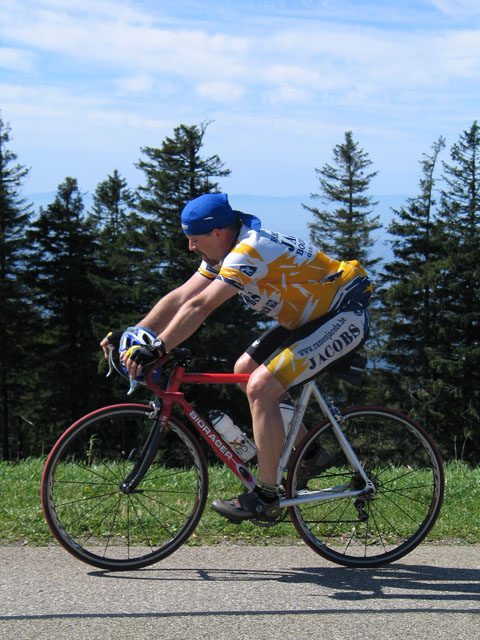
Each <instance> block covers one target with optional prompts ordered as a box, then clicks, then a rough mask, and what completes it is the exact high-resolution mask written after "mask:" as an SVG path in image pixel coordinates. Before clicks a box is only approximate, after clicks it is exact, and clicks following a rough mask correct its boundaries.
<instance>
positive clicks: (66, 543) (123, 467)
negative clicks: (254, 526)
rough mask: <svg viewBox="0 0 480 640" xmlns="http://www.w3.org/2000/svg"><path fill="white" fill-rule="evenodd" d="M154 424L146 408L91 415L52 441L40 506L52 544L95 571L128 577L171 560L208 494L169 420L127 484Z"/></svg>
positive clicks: (192, 450) (180, 432)
mask: <svg viewBox="0 0 480 640" xmlns="http://www.w3.org/2000/svg"><path fill="white" fill-rule="evenodd" d="M155 420H156V418H155V417H154V416H153V414H152V410H151V408H150V407H148V406H145V405H135V404H123V405H115V406H111V407H105V408H104V409H100V410H98V411H95V412H93V413H91V414H89V415H87V416H85V417H84V418H81V419H80V420H79V421H78V422H76V423H75V424H73V425H72V426H71V427H70V428H69V429H68V430H67V431H66V432H65V433H64V434H63V435H62V436H61V437H60V439H59V440H58V441H57V443H56V444H55V446H54V448H53V449H52V452H51V453H50V456H49V457H48V459H47V462H46V465H45V469H44V473H43V478H42V506H43V512H44V515H45V518H46V520H47V523H48V525H49V527H50V529H51V531H52V533H53V535H54V536H55V538H56V539H57V540H58V542H59V543H60V544H61V545H62V546H63V547H64V548H65V549H66V550H67V551H69V552H70V553H71V554H73V555H74V556H75V557H76V558H78V559H79V560H82V561H84V562H87V563H88V564H91V565H94V566H95V567H99V568H101V569H109V570H129V569H139V568H141V567H145V566H147V565H150V564H153V563H154V562H157V561H158V560H161V559H163V558H165V557H166V556H168V555H169V554H171V553H173V551H175V550H176V549H178V547H179V546H180V545H182V544H183V543H184V542H185V541H186V540H187V538H188V537H189V536H190V535H191V533H192V532H193V530H194V529H195V527H196V525H197V524H198V521H199V520H200V517H201V515H202V512H203V509H204V507H205V503H206V500H207V493H208V470H207V465H206V462H205V456H204V455H203V452H202V450H201V448H200V446H199V444H198V441H197V440H196V438H194V437H193V436H192V435H191V433H190V432H189V431H188V429H187V428H186V427H185V426H184V425H183V424H182V423H180V422H178V421H177V420H175V419H174V418H171V420H170V422H169V425H168V428H167V430H166V431H165V434H164V436H163V439H162V440H161V442H160V445H159V448H158V451H157V454H156V456H155V458H154V460H153V462H152V464H151V465H150V467H149V468H148V470H147V472H146V474H145V476H144V477H143V479H142V481H141V482H140V484H139V485H138V486H137V487H136V488H135V489H134V490H133V491H132V492H126V491H125V489H124V484H122V483H123V481H124V480H125V479H126V478H128V475H129V473H130V472H131V470H132V469H133V467H134V465H135V463H136V461H137V460H138V457H139V456H140V453H141V452H142V451H143V448H144V445H145V443H146V442H147V438H148V435H149V433H150V431H151V430H152V426H153V425H154V422H155Z"/></svg>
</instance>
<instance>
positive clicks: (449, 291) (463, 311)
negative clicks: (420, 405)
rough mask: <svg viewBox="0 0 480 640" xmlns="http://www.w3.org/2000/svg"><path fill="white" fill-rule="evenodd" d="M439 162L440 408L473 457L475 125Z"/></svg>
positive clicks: (479, 248)
mask: <svg viewBox="0 0 480 640" xmlns="http://www.w3.org/2000/svg"><path fill="white" fill-rule="evenodd" d="M450 158H451V162H450V163H447V162H444V163H443V168H444V174H443V178H444V181H445V185H446V186H445V188H444V190H443V191H442V202H441V208H440V223H441V225H442V232H443V244H442V251H443V254H442V256H443V259H442V262H441V264H440V269H439V271H440V276H441V282H440V286H439V295H440V304H441V315H440V316H439V343H440V349H439V352H438V353H437V354H436V357H435V359H434V361H433V366H434V367H435V372H436V374H437V376H438V377H439V379H440V380H442V404H441V412H442V415H443V416H444V421H445V429H446V433H448V434H449V435H450V439H451V441H453V442H452V443H451V446H452V449H454V453H455V455H456V456H457V457H462V458H466V459H469V460H472V461H476V462H478V460H479V453H478V452H479V450H480V329H479V325H480V263H479V260H478V256H479V255H480V127H479V125H478V123H477V122H476V121H475V122H474V123H473V124H472V126H471V128H470V129H468V130H466V131H464V132H463V133H462V134H461V135H460V137H459V140H458V142H457V143H455V144H454V145H453V146H452V148H451V152H450Z"/></svg>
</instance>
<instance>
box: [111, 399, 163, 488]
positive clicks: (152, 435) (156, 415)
mask: <svg viewBox="0 0 480 640" xmlns="http://www.w3.org/2000/svg"><path fill="white" fill-rule="evenodd" d="M150 406H151V407H152V411H151V412H150V413H149V414H148V418H149V419H150V420H152V428H151V429H150V432H149V434H148V436H147V439H146V441H145V444H144V445H143V448H142V451H141V452H140V454H139V456H138V458H137V461H136V463H135V464H134V466H133V469H132V470H131V471H130V473H129V474H128V476H127V477H126V478H124V479H123V480H122V481H121V482H120V491H121V492H122V493H125V494H128V493H135V490H136V488H137V487H138V485H139V484H140V482H141V481H142V480H143V478H144V477H145V474H146V473H147V471H148V469H149V468H150V465H151V464H152V462H153V460H154V458H155V456H156V455H157V451H158V448H159V446H160V443H161V442H162V440H163V438H164V436H165V431H166V425H167V424H168V416H166V417H165V418H164V419H163V420H162V419H161V418H162V415H161V409H162V405H161V403H160V401H159V400H158V398H156V399H155V400H154V401H152V402H151V403H150ZM135 453H136V450H135V449H134V450H133V451H131V452H130V455H129V459H130V458H131V457H133V456H134V454H135Z"/></svg>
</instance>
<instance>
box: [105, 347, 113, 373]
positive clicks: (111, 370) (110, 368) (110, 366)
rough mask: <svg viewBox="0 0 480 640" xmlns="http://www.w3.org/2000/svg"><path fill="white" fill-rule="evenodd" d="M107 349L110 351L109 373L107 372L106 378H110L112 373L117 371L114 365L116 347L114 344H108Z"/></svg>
mask: <svg viewBox="0 0 480 640" xmlns="http://www.w3.org/2000/svg"><path fill="white" fill-rule="evenodd" d="M107 349H108V371H107V375H106V376H105V377H106V378H108V377H110V376H111V375H112V373H113V372H114V371H115V367H114V365H113V352H114V351H115V347H114V346H113V344H107Z"/></svg>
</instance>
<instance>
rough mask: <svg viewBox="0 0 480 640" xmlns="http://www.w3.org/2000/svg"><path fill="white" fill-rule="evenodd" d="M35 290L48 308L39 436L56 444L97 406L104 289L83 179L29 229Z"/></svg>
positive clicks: (70, 183) (42, 337)
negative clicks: (97, 320) (99, 286)
mask: <svg viewBox="0 0 480 640" xmlns="http://www.w3.org/2000/svg"><path fill="white" fill-rule="evenodd" d="M29 243H30V254H29V276H30V287H31V291H32V295H34V296H35V298H36V303H37V306H38V307H39V308H40V310H41V313H42V323H41V328H42V330H41V331H39V332H38V336H37V357H38V366H37V376H38V377H37V379H36V384H37V385H38V389H39V390H41V392H42V394H41V395H40V396H39V401H38V419H39V422H40V423H41V424H42V425H45V426H44V431H43V432H42V431H40V430H39V432H38V434H37V436H38V439H39V441H40V440H42V439H43V442H44V443H45V441H46V443H49V444H51V441H50V439H51V438H55V437H56V435H57V433H58V430H59V429H62V428H65V427H66V426H68V424H69V423H71V422H72V421H73V420H74V419H76V418H78V417H79V416H81V415H83V414H84V413H85V412H86V411H87V410H88V409H92V408H95V405H96V399H95V384H94V382H92V380H94V379H95V377H96V375H97V353H98V350H99V347H98V336H96V335H95V333H94V331H93V329H92V318H94V317H95V311H96V309H97V307H98V305H100V304H101V302H102V300H101V292H98V291H96V289H95V287H94V286H92V277H91V276H92V274H94V273H95V245H94V235H93V233H92V228H91V223H90V222H89V221H87V220H86V218H85V214H84V205H83V198H82V195H81V193H80V191H79V189H78V185H77V181H76V180H75V179H74V178H70V177H67V178H66V179H65V181H64V182H63V183H62V184H60V185H59V187H58V191H57V195H56V197H55V200H54V202H53V203H52V204H49V205H48V206H47V208H46V209H45V210H44V209H40V213H39V216H38V218H37V219H36V220H34V222H33V223H32V225H31V230H30V232H29Z"/></svg>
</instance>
